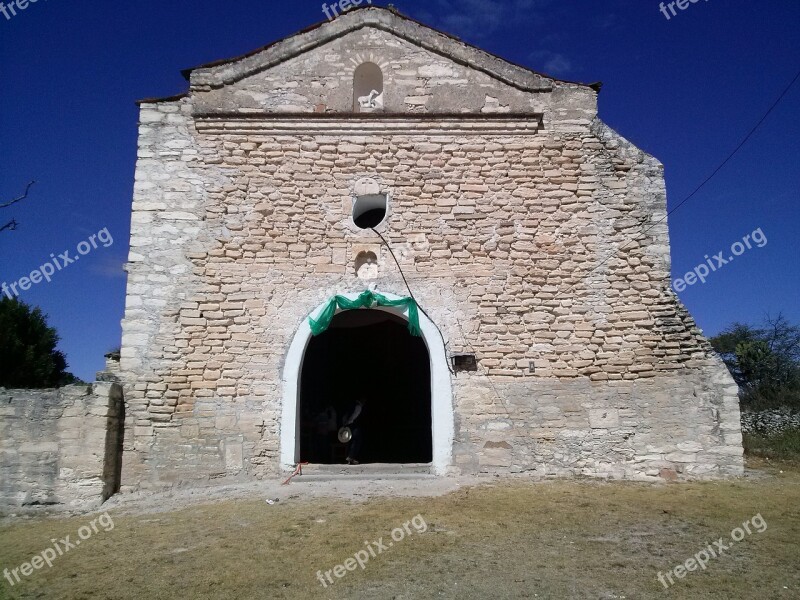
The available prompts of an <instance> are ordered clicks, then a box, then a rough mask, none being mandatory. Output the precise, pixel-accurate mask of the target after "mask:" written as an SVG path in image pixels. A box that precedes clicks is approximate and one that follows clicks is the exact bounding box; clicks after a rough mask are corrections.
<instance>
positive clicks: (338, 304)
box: [308, 290, 422, 337]
mask: <svg viewBox="0 0 800 600" xmlns="http://www.w3.org/2000/svg"><path fill="white" fill-rule="evenodd" d="M375 305H377V306H402V307H407V308H408V331H409V332H410V333H411V335H415V336H417V337H419V336H421V335H422V331H421V330H420V328H419V311H418V310H417V303H416V302H415V301H414V299H413V298H410V297H405V298H398V299H397V300H390V299H389V298H387V297H386V296H384V295H382V294H378V293H375V292H372V291H370V290H364V291H363V292H361V293H360V294H359V295H358V298H356V299H355V300H350V299H348V298H346V297H344V296H334V297H333V298H331V299H330V300H329V301H328V303H327V304H326V305H325V308H323V309H322V311H321V312H320V313H319V316H318V317H317V318H316V319H312V318H311V317H308V322H309V324H310V325H311V333H312V334H313V335H319V334H320V333H322V332H323V331H325V330H326V329H327V328H328V326H329V325H330V324H331V321H332V320H333V316H334V315H335V314H336V309H337V308H340V309H342V310H351V309H354V308H372V307H373V306H375Z"/></svg>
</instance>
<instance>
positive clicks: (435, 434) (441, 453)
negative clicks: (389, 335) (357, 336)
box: [280, 292, 453, 475]
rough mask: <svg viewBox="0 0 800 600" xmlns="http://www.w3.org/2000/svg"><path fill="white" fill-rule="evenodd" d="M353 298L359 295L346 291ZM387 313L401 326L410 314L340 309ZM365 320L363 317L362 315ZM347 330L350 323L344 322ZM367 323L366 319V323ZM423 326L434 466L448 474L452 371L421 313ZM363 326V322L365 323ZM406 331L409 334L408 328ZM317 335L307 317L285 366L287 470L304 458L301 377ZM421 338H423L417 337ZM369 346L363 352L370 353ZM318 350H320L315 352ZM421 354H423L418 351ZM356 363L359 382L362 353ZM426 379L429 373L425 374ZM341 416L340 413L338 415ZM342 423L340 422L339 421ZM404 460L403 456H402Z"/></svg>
mask: <svg viewBox="0 0 800 600" xmlns="http://www.w3.org/2000/svg"><path fill="white" fill-rule="evenodd" d="M382 294H383V295H384V296H385V297H387V298H390V299H392V300H396V299H399V298H400V296H397V295H395V294H390V293H386V292H382ZM343 295H344V296H346V297H347V298H349V299H351V300H353V299H355V298H356V297H357V296H358V294H343ZM326 304H327V303H323V304H321V305H320V306H318V307H317V308H316V309H314V310H313V311H312V312H311V314H310V316H313V317H315V318H316V315H318V314H319V313H320V312H321V311H322V310H323V308H324V307H325V305H326ZM378 311H380V312H386V313H389V314H390V315H393V316H394V317H396V318H395V319H393V320H392V321H390V322H391V323H392V324H393V325H399V324H400V321H398V319H397V318H400V319H402V320H403V322H405V321H406V320H407V314H406V312H405V309H404V308H401V307H380V308H373V309H354V310H350V311H337V315H336V316H337V317H338V316H339V315H340V314H344V313H348V312H350V313H370V312H378ZM358 318H359V319H361V318H362V317H358ZM342 323H343V324H344V325H345V327H344V329H347V328H348V327H346V325H348V323H346V322H344V321H342ZM362 324H363V322H362ZM419 325H420V330H421V332H422V338H421V341H422V342H423V344H424V346H425V348H426V350H427V359H428V366H429V369H428V371H427V373H428V377H429V384H430V385H429V390H430V433H431V438H430V439H431V442H430V448H431V459H430V461H431V465H432V470H433V472H434V473H436V474H440V475H444V474H445V473H446V472H447V469H448V467H449V466H450V464H451V460H452V446H453V399H452V387H451V381H450V370H449V369H448V366H447V357H446V354H445V348H444V344H443V343H442V339H441V336H440V334H439V332H438V330H437V329H436V326H435V325H434V324H433V322H432V321H431V320H430V319H429V318H428V317H427V316H426V315H424V314H420V315H419ZM362 326H363V325H362ZM405 334H406V335H408V332H407V330H405ZM314 339H315V338H314V337H313V336H312V334H311V327H310V325H309V320H308V318H307V317H306V318H304V319H303V320H302V321H301V323H300V324H299V326H298V329H297V332H296V333H295V335H294V338H293V339H292V341H291V344H290V346H289V349H288V351H287V354H286V359H285V363H284V369H283V378H282V386H283V394H282V401H283V404H282V407H281V423H280V464H281V467H282V468H284V469H291V468H293V467H294V465H295V464H297V462H299V461H300V457H301V450H302V437H303V436H302V415H301V408H302V407H301V404H302V399H301V395H302V389H301V379H302V375H303V365H304V362H305V360H306V350H307V349H308V348H309V346H310V344H311V343H312V341H313V340H314ZM416 339H417V340H419V338H416ZM369 351H370V350H369V348H367V349H364V350H363V352H366V353H368V352H369ZM314 352H316V351H314ZM416 354H417V356H419V353H416ZM353 360H354V363H353V364H354V366H353V368H352V370H351V377H352V379H353V380H354V381H358V362H357V361H358V356H356V357H354V358H353ZM422 377H423V378H424V377H425V375H423V376H422ZM337 417H338V414H337ZM337 425H338V423H337ZM381 451H383V450H381ZM401 460H402V458H401Z"/></svg>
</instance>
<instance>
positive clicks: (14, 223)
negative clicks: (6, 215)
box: [0, 219, 18, 231]
mask: <svg viewBox="0 0 800 600" xmlns="http://www.w3.org/2000/svg"><path fill="white" fill-rule="evenodd" d="M17 225H18V223H17V221H16V220H15V219H11V220H10V221H9V222H8V223H6V224H5V225H3V226H2V227H0V231H5V230H6V229H8V230H9V231H14V230H15V229H16V228H17Z"/></svg>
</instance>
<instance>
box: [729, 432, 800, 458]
mask: <svg viewBox="0 0 800 600" xmlns="http://www.w3.org/2000/svg"><path fill="white" fill-rule="evenodd" d="M742 439H743V442H744V451H745V453H747V454H750V455H752V456H761V457H764V458H779V459H783V460H800V429H786V430H784V431H782V432H780V433H773V434H771V435H763V434H757V433H744V434H742Z"/></svg>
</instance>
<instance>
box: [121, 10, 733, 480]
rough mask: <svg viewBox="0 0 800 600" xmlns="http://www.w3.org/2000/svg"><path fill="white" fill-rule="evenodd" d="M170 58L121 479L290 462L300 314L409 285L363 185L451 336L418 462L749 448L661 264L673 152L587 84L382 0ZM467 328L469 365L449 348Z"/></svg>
mask: <svg viewBox="0 0 800 600" xmlns="http://www.w3.org/2000/svg"><path fill="white" fill-rule="evenodd" d="M365 65H366V66H367V67H366V68H365ZM185 74H186V76H187V78H188V80H189V90H188V92H187V93H185V94H183V95H181V96H178V97H172V98H165V99H154V100H145V101H142V102H141V103H140V107H141V116H140V127H139V145H138V160H137V164H136V181H135V190H134V199H133V212H132V219H131V242H130V248H131V249H130V255H129V261H128V266H127V269H128V288H127V302H126V309H125V317H124V320H123V338H122V350H121V355H122V358H121V375H120V376H121V378H122V381H123V383H124V397H125V407H126V418H125V428H126V430H125V436H124V440H125V442H124V443H125V445H124V458H123V472H122V488H123V490H125V489H129V490H132V489H145V488H153V487H160V486H168V485H174V484H177V483H180V482H185V481H191V480H197V479H208V478H213V477H219V476H232V475H242V476H254V477H264V476H273V475H276V474H277V473H278V472H280V471H281V470H283V469H286V468H287V467H288V466H290V464H291V462H292V461H291V460H288V459H287V458H286V457H289V458H293V457H296V456H297V449H296V446H297V443H298V442H297V439H296V436H295V435H294V431H293V424H294V423H295V420H294V419H295V415H296V411H297V406H296V403H297V398H296V393H295V394H294V395H293V394H292V393H291V390H295V389H296V378H297V372H298V368H299V367H298V364H297V362H298V361H297V360H296V359H295V358H293V356H292V354H291V352H290V349H291V348H292V347H294V346H293V344H294V345H295V346H298V347H299V348H301V349H302V347H303V343H304V339H305V338H304V336H305V333H304V331H305V328H306V327H307V326H306V325H305V323H306V322H307V319H308V317H309V316H311V315H313V314H315V311H317V310H319V307H321V306H322V305H323V304H324V303H325V302H326V301H327V300H328V299H330V298H331V297H332V296H333V295H335V294H357V293H359V292H362V291H363V290H365V289H366V288H368V287H371V289H375V290H377V291H380V292H381V293H388V294H394V295H396V296H406V295H407V294H408V292H407V290H406V287H405V284H404V282H403V280H402V278H401V274H400V270H399V269H398V267H397V265H396V264H395V263H394V260H393V259H392V257H391V255H390V254H389V253H388V251H387V248H386V246H384V245H383V244H382V242H381V240H380V239H379V238H378V237H377V236H376V235H375V234H374V233H373V232H372V231H371V230H369V229H360V228H359V227H357V226H356V225H355V223H354V221H353V206H354V203H356V202H357V201H358V199H359V198H360V197H361V196H363V195H364V194H369V195H371V196H373V197H379V198H385V203H386V207H385V210H386V216H385V218H384V219H383V221H382V222H381V223H380V224H379V225H378V226H377V227H376V230H377V231H378V232H379V233H381V234H382V235H383V236H384V237H385V238H386V240H387V241H388V243H389V245H390V246H391V247H393V248H403V247H406V248H408V247H410V248H412V250H413V249H414V248H423V249H424V251H409V252H398V255H399V256H398V260H399V261H400V265H401V267H402V269H403V272H404V273H405V275H406V277H407V279H408V283H409V285H410V287H411V289H412V290H413V292H414V295H415V297H416V299H417V300H418V301H419V304H420V305H422V306H423V307H424V308H425V310H426V311H427V314H428V315H430V321H431V324H430V325H431V327H434V329H433V331H435V329H438V330H439V331H440V332H441V337H442V338H443V340H444V342H442V341H441V340H439V339H438V334H436V335H434V336H431V335H429V336H427V337H426V343H427V344H428V348H429V349H430V352H431V364H432V365H433V368H432V378H433V379H434V380H435V381H434V385H435V386H437V387H436V389H437V390H438V391H436V392H435V393H434V397H435V398H436V400H435V402H436V403H437V404H436V409H435V414H434V423H433V427H434V429H437V428H438V429H437V431H436V432H435V433H434V437H435V438H436V440H437V441H436V442H435V444H438V446H437V448H438V451H436V452H435V454H437V452H438V454H437V456H438V459H435V460H438V462H437V463H436V464H435V465H434V467H435V469H434V470H435V472H437V473H442V474H447V473H465V474H466V473H501V474H502V473H530V474H535V475H543V476H570V475H590V476H599V477H613V478H631V479H653V480H655V479H658V478H659V477H665V478H675V477H679V478H684V477H714V476H724V475H737V474H740V473H742V469H743V462H742V446H741V429H740V422H739V407H738V398H737V388H736V385H735V384H734V382H733V380H732V379H731V377H730V376H729V374H728V372H727V371H726V369H725V367H724V366H723V364H722V363H721V361H720V360H719V359H718V358H717V357H716V356H715V355H714V353H713V352H712V350H711V348H710V346H709V344H708V342H707V341H706V339H705V338H704V337H703V335H702V333H701V332H700V331H699V330H698V328H697V327H696V326H695V324H694V322H693V320H692V319H691V317H690V316H689V315H688V313H687V312H686V310H685V309H684V308H683V306H682V305H681V303H680V301H679V300H678V298H677V297H676V296H675V295H674V294H673V292H672V291H671V290H670V288H669V283H670V257H669V238H668V228H667V220H666V214H665V211H666V192H665V185H664V177H663V169H662V165H661V164H660V163H659V162H658V161H657V160H655V159H654V158H653V157H651V156H648V155H647V154H645V153H643V152H642V151H640V150H638V149H637V148H636V147H634V146H633V145H632V144H630V143H629V142H628V141H626V140H625V139H623V138H621V137H620V136H619V135H618V134H617V133H615V132H614V131H612V130H611V129H610V128H608V127H607V126H606V125H604V124H603V123H602V121H600V119H599V118H598V116H597V96H598V92H599V86H597V85H585V84H580V83H573V82H568V81H562V80H558V79H555V78H552V77H548V76H546V75H542V74H539V73H536V72H533V71H530V70H527V69H524V68H522V67H519V66H516V65H513V64H511V63H508V62H506V61H504V60H502V59H500V58H497V57H495V56H492V55H489V54H487V53H485V52H483V51H481V50H480V49H477V48H474V47H471V46H469V45H467V44H464V43H462V42H460V41H458V40H456V39H454V38H452V37H449V36H447V35H445V34H442V33H439V32H437V31H434V30H432V29H429V28H427V27H425V26H423V25H421V24H419V23H416V22H414V21H412V20H410V19H407V18H405V17H403V16H401V15H399V14H397V13H396V12H394V11H391V10H386V9H382V8H377V7H365V8H360V9H356V10H353V11H350V12H348V13H347V14H344V15H342V16H340V17H339V18H337V19H336V20H334V21H332V22H328V23H323V24H322V25H319V26H317V27H315V28H312V29H309V30H306V31H304V32H302V33H300V34H297V35H295V36H292V37H289V38H286V39H283V40H281V41H278V42H276V43H274V44H272V45H270V46H267V47H265V48H263V49H260V50H257V51H255V52H252V53H250V54H248V55H245V56H242V57H239V58H235V59H232V60H225V61H220V62H217V63H213V64H209V65H204V66H201V67H197V68H194V69H191V70H189V71H187V72H186V73H185ZM365 81H366V84H365ZM364 85H366V86H367V87H366V88H365V87H364ZM370 88H371V89H370ZM363 90H367V91H366V94H364V95H363V97H362V93H361V92H362V91H363ZM368 253H372V254H373V255H374V256H375V257H376V261H375V268H373V269H362V268H359V265H360V264H361V263H359V261H358V258H359V256H361V257H363V256H367V255H368ZM362 262H363V261H362ZM426 318H427V317H426ZM298 340H299V341H298ZM460 353H467V354H474V355H475V358H476V360H477V371H465V372H457V373H450V372H449V370H447V369H444V370H443V369H442V368H441V365H446V364H448V362H449V361H450V358H451V355H453V354H460ZM437 365H439V366H437ZM436 411H438V412H436Z"/></svg>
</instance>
